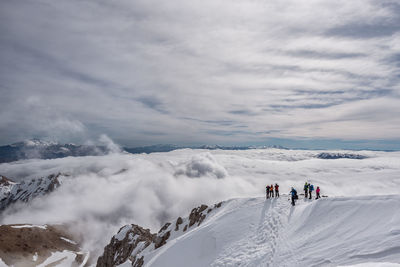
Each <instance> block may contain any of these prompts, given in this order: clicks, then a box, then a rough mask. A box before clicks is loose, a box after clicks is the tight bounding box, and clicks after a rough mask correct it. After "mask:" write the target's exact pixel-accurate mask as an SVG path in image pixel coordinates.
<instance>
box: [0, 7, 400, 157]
mask: <svg viewBox="0 0 400 267" xmlns="http://www.w3.org/2000/svg"><path fill="white" fill-rule="evenodd" d="M0 62H1V63H0V133H1V134H0V144H9V143H13V142H17V141H20V140H23V139H29V138H40V139H49V140H55V141H59V142H75V143H83V142H86V141H87V140H95V139H97V138H98V136H101V135H103V134H105V135H107V136H109V137H110V138H111V139H112V140H114V141H115V142H117V143H118V144H121V145H123V146H140V145H150V144H158V143H164V144H165V143H173V144H180V145H185V144H186V145H191V144H222V145H235V144H277V145H278V144H281V145H284V144H291V146H292V147H296V146H297V147H310V148H316V147H320V146H321V147H329V148H332V147H336V148H349V147H350V148H354V147H355V148H358V147H359V148H379V149H400V85H399V82H400V3H399V2H398V1H392V0H382V1H377V0H375V1H372V0H362V1H361V0H354V1H344V0H338V1H321V0H279V1H278V0H272V1H266V0H234V1H228V0H202V1H197V0H192V1H187V0H170V1H159V0H145V1H144V0H143V1H142V0H135V1H131V0H129V1H128V0H126V1H125V0H119V1H105V0H104V1H101V0H96V1H94V0H85V1H75V0H68V1H66V0H61V1H51V0H23V1H1V2H0Z"/></svg>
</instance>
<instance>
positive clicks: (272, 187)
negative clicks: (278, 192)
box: [269, 184, 274, 197]
mask: <svg viewBox="0 0 400 267" xmlns="http://www.w3.org/2000/svg"><path fill="white" fill-rule="evenodd" d="M269 190H270V191H271V197H274V186H273V185H272V184H271V186H270V187H269Z"/></svg>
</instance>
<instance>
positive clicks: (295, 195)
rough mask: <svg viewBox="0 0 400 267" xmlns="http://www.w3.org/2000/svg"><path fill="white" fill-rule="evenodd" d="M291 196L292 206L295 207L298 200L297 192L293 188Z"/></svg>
mask: <svg viewBox="0 0 400 267" xmlns="http://www.w3.org/2000/svg"><path fill="white" fill-rule="evenodd" d="M290 195H291V196H292V206H295V205H296V203H295V199H296V198H297V191H296V189H294V188H293V187H292V190H291V191H290Z"/></svg>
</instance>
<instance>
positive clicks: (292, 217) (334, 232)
mask: <svg viewBox="0 0 400 267" xmlns="http://www.w3.org/2000/svg"><path fill="white" fill-rule="evenodd" d="M399 203H400V196H368V197H354V198H326V199H320V200H313V201H310V200H308V199H307V200H304V199H299V200H298V201H297V203H296V206H295V207H292V206H291V205H290V202H289V201H288V200H287V196H282V197H281V198H279V199H272V200H271V199H270V200H265V199H263V198H256V199H254V198H253V199H235V200H231V201H228V202H227V203H225V204H224V205H223V208H222V210H221V211H218V212H217V213H216V214H215V215H214V216H212V217H211V218H208V219H206V221H205V222H204V224H203V225H201V226H200V227H198V228H195V229H194V230H192V231H191V232H189V233H187V234H184V235H183V236H180V237H179V238H177V240H170V241H169V242H168V243H167V244H166V245H165V247H162V248H161V249H160V250H156V251H155V253H154V254H153V255H151V256H150V257H149V258H146V257H145V262H146V264H145V266H146V267H150V266H152V267H159V266H176V267H179V266H182V267H183V266H193V267H203V266H212V267H219V266H221V267H222V266H254V267H256V266H269V267H272V266H338V265H353V264H367V265H368V264H370V265H371V266H372V265H373V264H376V266H398V264H399V263H400V247H399V244H398V240H399V237H400V226H399V225H400V215H399V214H398V212H396V211H398V210H399V208H400V206H399V205H400V204H399ZM391 264H392V265H391ZM356 266H357V265H356ZM359 266H363V265H359Z"/></svg>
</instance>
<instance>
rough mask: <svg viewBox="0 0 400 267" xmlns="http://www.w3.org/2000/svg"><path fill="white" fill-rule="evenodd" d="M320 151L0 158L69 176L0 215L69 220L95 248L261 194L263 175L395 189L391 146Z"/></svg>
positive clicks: (336, 190) (16, 173) (355, 190)
mask: <svg viewBox="0 0 400 267" xmlns="http://www.w3.org/2000/svg"><path fill="white" fill-rule="evenodd" d="M319 152H320V151H300V150H293V151H290V150H275V149H267V150H248V151H219V150H216V151H211V152H207V151H203V150H190V149H185V150H178V151H173V152H170V153H154V154H149V155H146V154H143V155H131V154H111V155H107V156H99V157H77V158H71V157H70V158H63V159H54V160H30V161H19V162H15V163H9V164H1V165H0V173H1V174H2V175H6V176H8V177H10V178H16V179H17V180H21V179H29V178H35V177H36V178H37V177H40V176H46V175H48V174H51V173H58V172H62V173H65V174H69V175H70V176H66V177H64V178H63V180H62V186H61V187H59V188H58V189H57V191H56V192H54V193H52V194H50V195H47V196H46V197H44V198H41V199H35V200H34V201H32V202H30V203H28V204H26V203H22V204H20V205H16V206H14V207H13V208H11V209H9V210H7V211H6V212H5V213H3V214H2V218H1V221H0V223H34V224H43V223H71V224H72V225H73V227H74V228H75V230H76V229H78V230H79V231H82V232H83V233H84V235H85V236H86V245H87V246H89V247H91V248H95V249H98V250H102V249H103V246H104V245H105V244H106V243H107V242H108V241H109V238H110V237H111V236H112V234H114V233H115V232H116V231H117V230H118V229H119V227H120V226H121V225H123V224H127V223H137V224H139V225H142V226H144V227H150V228H151V229H152V230H153V231H155V230H158V228H159V227H160V226H161V224H163V223H165V222H166V221H169V220H173V219H176V217H178V216H185V214H188V213H189V212H190V210H191V209H192V208H193V207H194V206H197V205H199V204H202V203H206V204H214V203H216V202H219V201H221V200H226V199H229V198H234V197H254V196H263V195H264V190H265V185H266V184H267V183H275V182H278V183H279V184H280V188H281V193H283V194H284V193H287V192H288V191H289V188H290V187H291V186H295V187H296V188H298V189H299V190H300V189H301V188H302V185H303V184H304V181H306V180H308V181H311V182H312V183H314V184H315V185H319V186H321V190H322V192H323V194H326V195H329V196H349V195H379V194H397V193H398V187H399V186H400V180H399V178H398V173H399V167H400V166H399V164H398V159H399V156H400V155H399V153H398V152H391V153H388V152H371V151H361V152H358V153H361V154H363V155H366V156H369V157H370V158H367V159H363V160H349V159H340V160H320V159H316V158H314V156H315V155H316V154H318V153H319ZM351 153H354V152H351Z"/></svg>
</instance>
